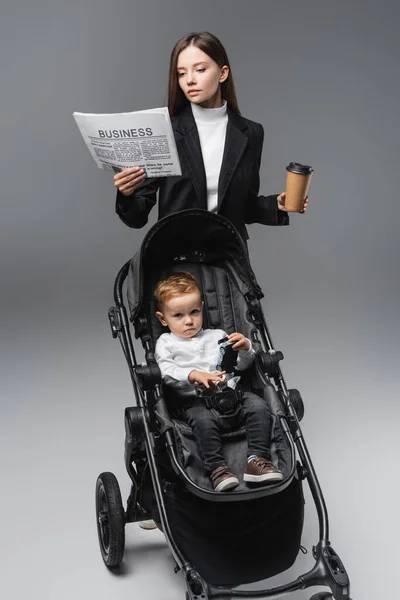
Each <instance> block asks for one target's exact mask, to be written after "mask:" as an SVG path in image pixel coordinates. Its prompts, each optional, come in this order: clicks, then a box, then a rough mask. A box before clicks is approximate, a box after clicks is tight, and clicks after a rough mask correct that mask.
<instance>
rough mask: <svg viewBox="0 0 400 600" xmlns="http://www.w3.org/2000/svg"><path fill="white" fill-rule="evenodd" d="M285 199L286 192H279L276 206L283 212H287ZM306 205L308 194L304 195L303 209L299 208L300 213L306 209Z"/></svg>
mask: <svg viewBox="0 0 400 600" xmlns="http://www.w3.org/2000/svg"><path fill="white" fill-rule="evenodd" d="M285 199H286V192H283V193H282V194H279V196H278V208H279V210H284V211H285V212H287V209H286V208H285ZM307 206H308V196H306V197H305V199H304V204H303V210H300V211H299V212H300V213H301V214H304V213H305V212H306V210H307Z"/></svg>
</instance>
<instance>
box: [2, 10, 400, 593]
mask: <svg viewBox="0 0 400 600" xmlns="http://www.w3.org/2000/svg"><path fill="white" fill-rule="evenodd" d="M399 12H400V11H399V8H398V3H397V2H395V0H393V2H391V1H389V0H386V1H381V2H379V3H377V2H372V1H370V0H367V1H363V2H361V1H359V0H358V1H355V0H353V1H344V0H341V1H336V2H328V1H318V0H304V1H303V2H301V3H299V2H295V1H282V0H281V1H280V2H272V1H271V0H265V1H259V0H258V1H255V0H253V1H252V2H246V3H242V2H238V1H226V0H220V1H218V2H215V1H213V2H210V1H209V0H203V1H202V2H193V1H184V0H174V1H168V2H161V1H160V2H155V1H154V0H136V1H130V2H129V1H127V0H126V1H123V0H114V2H112V3H110V2H109V1H105V0H97V1H95V0H79V1H78V0H69V1H68V2H61V1H58V2H54V1H52V2H50V1H48V2H46V1H45V0H36V1H35V2H31V3H28V2H22V1H18V0H14V1H13V2H11V1H5V2H4V1H3V2H2V5H1V19H0V44H1V52H0V63H1V96H0V97H1V150H0V152H1V155H0V170H1V198H2V201H1V209H2V210H1V219H0V264H1V287H2V293H1V298H0V303H1V384H2V385H1V387H2V394H1V404H2V407H1V425H0V428H1V429H0V437H1V442H2V448H1V453H0V456H1V471H0V473H1V477H2V482H1V489H2V494H1V507H2V509H1V511H0V514H1V521H2V525H1V532H2V533H1V536H0V538H1V542H0V546H1V563H0V564H1V567H0V568H1V571H2V590H3V591H4V595H3V593H2V596H3V597H4V598H7V599H21V598H25V597H27V598H28V597H29V598H31V599H32V600H36V599H39V598H40V599H41V600H50V599H51V600H53V599H54V598H57V600H64V599H67V598H68V599H69V598H71V597H75V598H85V597H94V596H96V597H97V599H98V600H102V599H106V598H107V599H108V598H109V597H113V598H119V599H125V598H126V599H127V598H130V597H133V596H136V595H137V594H138V593H139V590H140V597H141V598H142V599H144V600H145V599H146V598H161V597H162V598H163V599H165V600H168V599H172V598H178V597H182V598H183V597H184V591H183V585H182V579H181V577H180V575H177V576H175V575H174V574H173V571H172V566H173V564H172V560H171V558H170V557H169V552H168V548H167V546H166V544H165V540H164V538H163V536H162V534H161V533H160V532H158V531H153V532H144V531H142V530H140V529H139V528H138V526H137V525H130V526H129V527H128V529H127V550H126V555H125V561H124V565H123V569H122V572H121V574H120V575H119V576H114V575H112V574H110V573H109V572H108V571H107V570H106V569H105V567H104V566H103V564H102V562H101V558H100V554H99V551H98V548H97V539H96V530H95V516H94V484H95V480H96V477H97V475H98V474H99V473H100V472H101V471H106V470H111V471H113V472H114V473H115V474H116V475H117V477H118V479H119V481H120V483H121V487H122V492H123V496H124V498H126V496H127V494H128V489H129V485H128V476H127V474H126V472H125V469H124V464H123V438H124V429H123V410H124V407H125V406H127V405H129V404H131V402H132V400H131V398H132V392H131V383H130V379H129V375H128V371H127V368H126V366H125V359H124V357H123V354H122V352H121V350H120V348H119V346H118V343H117V342H113V340H112V338H111V336H110V333H109V328H108V327H109V326H108V321H107V310H108V307H109V305H111V304H112V301H113V300H112V286H113V282H114V278H115V276H116V273H117V272H118V270H119V268H120V266H122V264H123V263H124V262H125V261H126V260H127V259H128V258H129V257H130V256H131V255H132V254H133V253H134V252H135V251H136V250H137V249H138V248H139V246H140V242H141V240H142V238H143V235H144V233H145V231H144V230H142V231H136V230H130V229H129V228H127V227H125V226H124V225H123V224H122V223H121V222H120V221H119V219H118V218H117V217H116V216H115V214H114V188H113V182H112V177H111V176H110V174H108V173H104V172H102V171H100V170H98V169H97V168H96V167H95V164H94V162H93V160H92V158H91V156H90V155H89V152H88V150H87V149H86V147H85V145H84V142H83V140H82V139H81V137H80V134H79V132H78V129H77V127H76V125H75V123H74V121H73V119H72V116H71V115H72V112H73V111H74V110H78V111H83V112H85V111H87V112H118V111H129V110H135V109H143V108H149V107H154V106H163V105H165V103H166V98H167V94H166V88H167V70H168V59H169V53H170V51H171V49H172V46H173V44H174V43H175V41H176V40H177V39H178V38H179V37H180V36H181V35H183V34H184V33H186V32H188V31H193V30H194V31H196V30H197V31H200V30H203V29H207V30H210V31H212V32H213V33H215V34H216V35H218V36H219V37H220V38H221V40H222V42H223V43H224V45H225V46H226V48H227V51H228V54H229V56H230V60H231V64H232V69H233V74H234V78H235V82H236V86H237V92H238V99H239V105H240V108H241V111H242V113H243V114H244V115H245V116H247V117H249V118H251V119H253V120H256V121H259V122H261V123H263V125H264V128H265V146H264V154H263V162H262V170H261V175H262V191H263V192H264V193H278V192H280V191H283V189H284V178H285V171H284V167H285V165H286V164H287V162H288V161H290V160H296V161H303V162H307V163H310V164H312V165H313V167H314V169H315V175H314V179H313V182H312V187H311V190H310V206H309V211H308V212H307V214H306V215H304V216H300V215H295V216H294V217H293V218H292V221H291V225H290V227H289V228H286V229H278V228H266V227H263V226H259V225H253V226H251V227H250V236H251V243H250V252H251V257H252V264H253V267H254V270H255V272H256V274H257V276H258V279H259V281H260V284H261V285H262V287H263V289H264V291H265V293H266V301H265V304H264V307H265V311H266V315H267V321H268V323H269V327H270V330H271V334H272V338H273V340H274V343H275V346H276V347H277V348H279V349H282V350H283V352H284V354H285V361H284V363H283V370H284V374H285V377H286V381H287V384H288V386H289V387H297V388H299V389H300V390H301V392H302V394H303V397H304V400H305V404H306V418H305V420H304V421H303V431H304V434H305V438H306V441H307V444H308V447H309V450H310V452H311V455H312V458H313V460H314V464H315V467H316V470H317V473H318V475H319V479H320V482H321V485H322V489H323V492H324V495H325V499H326V502H327V506H328V511H329V516H330V525H331V536H330V537H331V541H332V545H333V547H334V548H335V549H336V550H337V552H338V553H339V555H340V556H341V558H342V559H343V561H344V564H345V566H346V568H347V570H348V572H349V575H350V578H351V583H352V597H353V598H354V599H356V600H357V599H358V600H361V599H362V600H374V599H376V598H378V597H385V596H386V597H388V596H389V595H390V596H391V595H392V592H393V593H394V588H395V568H396V567H397V561H395V558H396V557H397V555H398V544H397V538H398V535H399V517H398V491H399V487H398V482H397V471H398V456H399V444H398V426H399V406H398V364H399V349H398V348H399V347H398V339H399V324H398V323H399V321H398V318H397V309H398V303H399V277H398V268H397V264H398V255H399V242H398V231H397V228H398V222H399V202H398V164H397V163H398V156H399V131H398V98H399V78H398V65H397V61H398V55H399V49H400V48H399V41H398V39H399V38H398V21H399V17H400V14H399ZM155 219H156V211H154V214H153V215H152V219H151V223H153V222H154V220H155ZM139 356H140V352H139ZM316 541H317V527H316V513H315V509H314V505H313V503H312V501H311V500H310V498H309V494H308V492H307V505H306V522H305V527H304V534H303V544H304V546H306V547H307V548H308V549H309V551H310V548H311V546H312V545H313V544H314V543H315V542H316ZM311 563H312V560H311V558H310V552H309V554H308V555H307V556H306V557H303V556H302V555H300V557H299V562H298V563H297V565H296V566H295V567H294V568H293V569H292V570H291V572H290V573H288V574H287V573H285V574H284V575H282V576H281V577H279V578H277V580H278V581H279V582H283V581H288V579H289V577H292V578H293V577H294V576H295V575H297V574H300V573H301V572H302V570H304V569H305V568H307V567H308V566H310V565H311ZM272 583H275V582H272ZM310 595H311V591H310V592H300V593H298V594H293V597H296V598H299V599H305V598H308V597H309V596H310Z"/></svg>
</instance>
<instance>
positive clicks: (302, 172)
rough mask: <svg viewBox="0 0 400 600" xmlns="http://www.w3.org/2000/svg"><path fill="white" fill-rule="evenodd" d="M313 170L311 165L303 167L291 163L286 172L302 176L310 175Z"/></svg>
mask: <svg viewBox="0 0 400 600" xmlns="http://www.w3.org/2000/svg"><path fill="white" fill-rule="evenodd" d="M313 170H314V169H313V168H312V167H310V166H309V165H301V164H300V163H297V162H291V163H289V164H288V166H287V167H286V171H290V172H291V173H299V174H300V175H309V174H310V173H312V172H313Z"/></svg>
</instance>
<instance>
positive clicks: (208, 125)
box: [191, 102, 228, 212]
mask: <svg viewBox="0 0 400 600" xmlns="http://www.w3.org/2000/svg"><path fill="white" fill-rule="evenodd" d="M191 107H192V113H193V117H194V120H195V121H196V126H197V130H198V132H199V138H200V146H201V153H202V155H203V162H204V169H205V172H206V179H207V208H208V210H210V211H211V212H216V210H217V207H218V180H219V173H220V171H221V165H222V156H223V153H224V147H225V136H226V126H227V124H228V111H227V104H226V102H224V105H223V106H221V107H220V108H203V107H202V106H199V105H198V104H194V103H193V102H191Z"/></svg>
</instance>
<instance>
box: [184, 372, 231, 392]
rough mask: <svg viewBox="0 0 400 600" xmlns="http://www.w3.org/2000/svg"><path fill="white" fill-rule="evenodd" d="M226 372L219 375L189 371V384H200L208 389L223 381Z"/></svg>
mask: <svg viewBox="0 0 400 600" xmlns="http://www.w3.org/2000/svg"><path fill="white" fill-rule="evenodd" d="M225 373H226V371H220V372H219V373H206V372H205V371H190V373H189V376H188V380H189V382H190V383H201V384H202V385H204V387H206V388H209V387H210V383H211V385H215V384H216V383H218V382H221V381H224V375H225Z"/></svg>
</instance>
